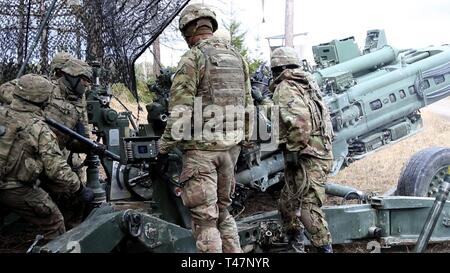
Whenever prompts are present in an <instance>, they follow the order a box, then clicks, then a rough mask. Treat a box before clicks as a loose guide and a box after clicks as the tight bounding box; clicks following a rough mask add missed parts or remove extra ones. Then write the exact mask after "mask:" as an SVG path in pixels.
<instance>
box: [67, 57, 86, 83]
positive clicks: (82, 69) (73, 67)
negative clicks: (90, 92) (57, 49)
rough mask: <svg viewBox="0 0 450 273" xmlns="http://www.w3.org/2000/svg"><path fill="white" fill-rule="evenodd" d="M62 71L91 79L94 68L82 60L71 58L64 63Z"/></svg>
mask: <svg viewBox="0 0 450 273" xmlns="http://www.w3.org/2000/svg"><path fill="white" fill-rule="evenodd" d="M61 71H62V72H64V73H66V74H68V75H70V76H72V77H83V76H84V77H85V78H87V79H89V80H91V79H92V68H91V67H90V66H89V65H88V64H87V63H85V62H83V61H82V60H78V59H75V58H70V59H69V60H68V61H67V62H65V63H64V65H63V67H62V68H61Z"/></svg>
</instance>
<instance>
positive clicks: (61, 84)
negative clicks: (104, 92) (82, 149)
mask: <svg viewBox="0 0 450 273" xmlns="http://www.w3.org/2000/svg"><path fill="white" fill-rule="evenodd" d="M51 70H52V73H53V74H52V82H53V83H54V84H55V85H57V86H58V88H57V89H56V90H55V92H53V94H52V96H51V98H50V101H49V106H48V107H47V108H46V114H47V116H49V117H51V118H53V119H55V120H58V121H59V122H61V123H62V124H64V125H65V126H66V127H68V128H71V129H73V130H75V131H77V132H78V133H79V134H82V135H84V136H86V137H89V134H88V119H87V111H86V100H85V97H84V93H85V90H86V88H87V87H88V86H89V85H90V83H91V78H92V69H91V67H90V66H89V65H88V64H86V63H85V62H83V61H81V60H78V59H75V58H74V57H72V56H71V55H70V54H68V53H65V52H61V53H58V54H57V55H56V56H55V58H54V59H53V61H52V63H51ZM55 133H56V135H57V136H58V140H59V143H60V146H61V148H68V149H70V150H74V149H75V150H76V149H77V148H78V145H74V142H73V141H72V140H71V139H70V138H69V137H68V136H66V135H64V134H62V133H60V132H55Z"/></svg>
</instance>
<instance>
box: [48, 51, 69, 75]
mask: <svg viewBox="0 0 450 273" xmlns="http://www.w3.org/2000/svg"><path fill="white" fill-rule="evenodd" d="M71 58H73V57H72V55H70V54H69V53H67V52H64V51H62V52H58V53H56V55H55V57H54V58H53V60H52V62H51V63H50V71H52V72H54V71H55V70H56V69H62V68H63V67H64V65H65V64H66V62H68V61H69V60H70V59H71Z"/></svg>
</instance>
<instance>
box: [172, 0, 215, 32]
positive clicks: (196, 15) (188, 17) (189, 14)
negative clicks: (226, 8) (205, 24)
mask: <svg viewBox="0 0 450 273" xmlns="http://www.w3.org/2000/svg"><path fill="white" fill-rule="evenodd" d="M202 18H206V19H209V21H211V24H212V29H213V32H215V31H216V30H217V28H218V23H217V19H216V13H215V12H214V11H212V10H211V9H210V8H209V7H207V6H205V5H202V4H192V5H189V6H187V7H186V8H185V9H184V10H183V11H182V12H181V15H180V19H179V29H180V31H181V32H183V33H184V32H185V31H186V27H187V26H188V25H189V24H190V23H192V22H194V21H196V20H199V19H202ZM197 27H200V26H199V25H197Z"/></svg>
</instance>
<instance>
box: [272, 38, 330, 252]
mask: <svg viewBox="0 0 450 273" xmlns="http://www.w3.org/2000/svg"><path fill="white" fill-rule="evenodd" d="M300 66H301V64H300V61H299V59H298V57H297V55H296V53H295V51H294V50H293V49H292V48H288V47H281V48H277V49H275V50H274V51H273V52H272V57H271V67H272V73H273V78H274V82H273V84H272V86H271V90H272V92H273V93H274V94H273V102H274V104H275V105H277V106H278V107H279V111H280V117H281V119H280V130H279V140H280V144H281V145H280V147H282V149H283V152H284V158H285V186H284V188H283V190H282V191H281V196H280V200H279V210H280V213H281V216H282V219H283V225H284V229H285V232H286V234H287V237H288V240H289V244H290V246H291V247H292V248H293V250H294V251H296V252H304V244H303V240H304V237H303V231H304V228H306V230H307V231H308V233H309V234H310V235H311V242H312V244H313V245H314V246H315V247H316V248H317V249H318V251H319V252H324V253H331V252H332V251H333V250H332V246H331V234H330V232H329V230H328V224H327V222H326V220H325V215H324V213H323V211H322V209H321V206H322V204H323V201H324V199H325V182H326V179H327V175H328V174H329V172H330V170H331V166H332V162H333V156H332V151H331V141H332V135H333V131H332V127H331V121H330V117H329V114H328V110H327V107H326V105H325V104H324V102H323V101H322V97H321V95H320V93H319V92H320V90H319V88H318V86H317V84H316V83H315V82H314V80H313V79H312V78H311V75H310V74H308V73H306V72H304V71H303V70H301V69H300Z"/></svg>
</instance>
